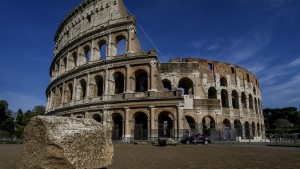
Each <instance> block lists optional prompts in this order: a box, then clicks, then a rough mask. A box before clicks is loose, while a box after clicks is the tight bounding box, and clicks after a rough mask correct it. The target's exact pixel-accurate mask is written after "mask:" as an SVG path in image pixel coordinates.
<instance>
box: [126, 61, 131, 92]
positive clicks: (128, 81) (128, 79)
mask: <svg viewBox="0 0 300 169" xmlns="http://www.w3.org/2000/svg"><path fill="white" fill-rule="evenodd" d="M130 74H131V67H130V65H126V90H125V91H126V93H132V92H133V91H132V90H130V87H129V86H130Z"/></svg>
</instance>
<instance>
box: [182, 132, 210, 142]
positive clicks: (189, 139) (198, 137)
mask: <svg viewBox="0 0 300 169" xmlns="http://www.w3.org/2000/svg"><path fill="white" fill-rule="evenodd" d="M180 142H181V143H182V144H190V143H194V144H199V143H201V144H211V140H210V139H209V138H208V137H207V136H205V135H202V134H195V135H192V136H189V137H183V138H182V139H181V141H180Z"/></svg>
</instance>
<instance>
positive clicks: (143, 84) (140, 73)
mask: <svg viewBox="0 0 300 169" xmlns="http://www.w3.org/2000/svg"><path fill="white" fill-rule="evenodd" d="M135 91H136V92H145V91H148V74H147V72H146V71H145V70H141V69H140V70H137V71H136V72H135Z"/></svg>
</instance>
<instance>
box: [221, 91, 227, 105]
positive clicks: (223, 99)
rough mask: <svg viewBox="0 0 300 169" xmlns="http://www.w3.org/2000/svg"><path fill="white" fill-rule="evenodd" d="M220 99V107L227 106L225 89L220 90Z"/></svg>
mask: <svg viewBox="0 0 300 169" xmlns="http://www.w3.org/2000/svg"><path fill="white" fill-rule="evenodd" d="M221 100H222V107H223V108H229V102H228V92H227V90H225V89H223V90H221Z"/></svg>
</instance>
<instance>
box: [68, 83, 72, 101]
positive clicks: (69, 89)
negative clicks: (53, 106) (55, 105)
mask: <svg viewBox="0 0 300 169" xmlns="http://www.w3.org/2000/svg"><path fill="white" fill-rule="evenodd" d="M72 99H73V85H72V83H69V84H68V94H67V101H68V102H69V101H72Z"/></svg>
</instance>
